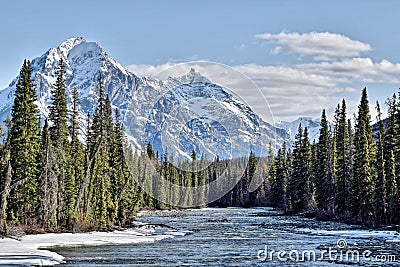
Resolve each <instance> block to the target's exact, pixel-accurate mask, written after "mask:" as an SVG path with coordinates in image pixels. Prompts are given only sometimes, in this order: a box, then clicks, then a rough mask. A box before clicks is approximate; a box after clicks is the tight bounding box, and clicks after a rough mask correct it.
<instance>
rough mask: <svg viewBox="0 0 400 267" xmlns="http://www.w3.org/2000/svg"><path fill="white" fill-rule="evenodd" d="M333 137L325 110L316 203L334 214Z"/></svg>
mask: <svg viewBox="0 0 400 267" xmlns="http://www.w3.org/2000/svg"><path fill="white" fill-rule="evenodd" d="M333 144H334V142H332V137H331V134H330V130H329V125H328V120H327V118H326V113H325V110H323V111H322V116H321V125H320V133H319V139H318V145H317V152H316V154H317V156H316V157H317V160H316V163H315V164H316V165H317V168H316V172H317V174H316V182H315V183H316V201H317V205H318V208H319V210H320V211H323V213H325V214H326V213H328V214H329V213H330V214H331V215H333V214H334V209H333V207H332V202H333V201H334V198H335V194H334V193H335V192H334V188H333V187H334V164H333V157H334V154H333V153H332V145H333Z"/></svg>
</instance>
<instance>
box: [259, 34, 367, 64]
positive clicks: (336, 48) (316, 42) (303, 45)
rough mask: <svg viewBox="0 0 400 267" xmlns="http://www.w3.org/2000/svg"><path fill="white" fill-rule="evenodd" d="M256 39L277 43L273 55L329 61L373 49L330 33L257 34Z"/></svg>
mask: <svg viewBox="0 0 400 267" xmlns="http://www.w3.org/2000/svg"><path fill="white" fill-rule="evenodd" d="M256 38H258V39H263V40H270V41H275V42H276V43H277V44H278V46H276V47H275V48H274V49H272V51H271V52H272V53H275V54H277V53H280V52H282V51H285V50H286V51H287V52H289V53H297V54H300V55H302V56H305V55H310V56H314V59H316V60H327V59H331V58H337V57H358V56H360V54H361V53H363V52H369V51H371V50H372V47H371V46H370V45H369V44H367V43H363V42H360V41H356V40H352V39H350V38H348V37H347V36H344V35H341V34H337V33H330V32H309V33H297V32H291V33H285V32H281V33H278V34H271V33H263V34H257V35H256Z"/></svg>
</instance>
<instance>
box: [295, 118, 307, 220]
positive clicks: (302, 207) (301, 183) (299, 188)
mask: <svg viewBox="0 0 400 267" xmlns="http://www.w3.org/2000/svg"><path fill="white" fill-rule="evenodd" d="M292 168H293V170H292V175H291V180H290V181H291V185H290V187H291V201H292V207H293V211H294V212H295V213H297V212H303V211H306V210H307V209H308V208H310V204H311V200H312V195H311V184H310V180H311V146H310V141H309V139H308V130H307V128H305V129H304V133H303V129H302V128H301V124H300V125H299V130H298V132H297V134H296V136H295V143H294V146H293V163H292Z"/></svg>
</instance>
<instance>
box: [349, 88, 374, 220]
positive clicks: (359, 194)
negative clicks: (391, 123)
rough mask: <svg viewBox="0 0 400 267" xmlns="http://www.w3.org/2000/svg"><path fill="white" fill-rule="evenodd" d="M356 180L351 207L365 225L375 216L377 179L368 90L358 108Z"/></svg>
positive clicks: (364, 92) (363, 93) (353, 185)
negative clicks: (374, 191)
mask: <svg viewBox="0 0 400 267" xmlns="http://www.w3.org/2000/svg"><path fill="white" fill-rule="evenodd" d="M354 145H355V154H354V159H355V161H354V178H353V184H352V187H351V188H352V192H351V194H352V198H351V207H352V213H353V216H355V217H356V219H361V221H362V222H363V223H371V220H372V215H373V210H372V207H373V201H372V200H373V186H374V184H373V180H374V177H375V168H374V164H375V159H376V153H375V151H376V149H375V141H374V139H373V134H372V127H371V116H370V114H369V103H368V96H367V89H366V88H364V90H363V92H362V97H361V102H360V105H359V106H358V116H357V124H356V127H355V136H354Z"/></svg>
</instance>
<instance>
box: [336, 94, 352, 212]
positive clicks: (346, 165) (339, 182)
mask: <svg viewBox="0 0 400 267" xmlns="http://www.w3.org/2000/svg"><path fill="white" fill-rule="evenodd" d="M334 138H335V160H336V165H335V176H336V201H335V202H336V203H335V204H336V209H337V212H338V213H339V214H343V213H345V211H346V210H347V207H348V204H349V196H348V192H347V188H348V187H349V180H350V136H349V132H348V125H347V118H346V102H345V100H344V99H343V101H342V105H341V107H340V105H339V112H338V114H336V122H335V137H334Z"/></svg>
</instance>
